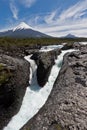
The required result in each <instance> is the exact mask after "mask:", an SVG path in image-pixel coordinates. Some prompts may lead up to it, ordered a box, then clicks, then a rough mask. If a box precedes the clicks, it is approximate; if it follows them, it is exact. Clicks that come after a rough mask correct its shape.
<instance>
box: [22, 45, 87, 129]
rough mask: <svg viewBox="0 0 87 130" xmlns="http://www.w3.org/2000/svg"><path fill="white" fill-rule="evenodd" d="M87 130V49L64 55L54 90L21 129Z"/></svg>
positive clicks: (86, 47)
mask: <svg viewBox="0 0 87 130" xmlns="http://www.w3.org/2000/svg"><path fill="white" fill-rule="evenodd" d="M27 129H30V130H87V46H83V47H81V49H80V51H77V52H72V53H70V54H69V53H68V54H66V55H65V56H64V60H63V65H62V68H61V70H60V73H59V76H58V78H57V80H56V82H55V84H54V87H53V90H52V92H51V94H50V96H49V98H48V100H47V102H46V103H45V105H44V106H43V108H42V109H41V110H40V111H39V112H38V114H37V115H36V116H34V117H33V118H32V119H31V120H30V121H29V122H28V123H27V124H26V125H25V126H24V127H23V128H22V129H21V130H27Z"/></svg>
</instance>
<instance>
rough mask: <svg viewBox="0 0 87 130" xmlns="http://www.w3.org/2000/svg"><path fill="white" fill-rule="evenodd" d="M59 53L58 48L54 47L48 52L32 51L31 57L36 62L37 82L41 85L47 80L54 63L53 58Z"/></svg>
mask: <svg viewBox="0 0 87 130" xmlns="http://www.w3.org/2000/svg"><path fill="white" fill-rule="evenodd" d="M60 53H61V50H60V49H56V50H53V51H49V52H38V53H34V54H33V56H32V57H31V59H34V60H35V61H36V63H37V66H38V68H37V81H38V84H39V85H40V86H41V87H43V86H44V85H45V84H46V82H47V81H48V78H49V75H50V72H51V68H52V66H53V65H54V63H55V58H57V55H59V54H60Z"/></svg>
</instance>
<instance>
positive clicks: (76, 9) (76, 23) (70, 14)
mask: <svg viewBox="0 0 87 130" xmlns="http://www.w3.org/2000/svg"><path fill="white" fill-rule="evenodd" d="M40 18H41V16H40ZM42 19H43V21H44V22H45V23H42V24H37V26H36V28H37V29H38V30H39V31H42V32H44V33H47V34H50V35H54V36H62V35H66V34H68V33H72V34H75V35H77V36H86V37H87V0H83V1H80V2H78V3H76V4H75V5H72V6H71V7H69V8H68V9H66V10H63V11H62V12H61V13H60V14H58V10H54V11H52V12H50V13H49V14H47V15H44V16H42Z"/></svg>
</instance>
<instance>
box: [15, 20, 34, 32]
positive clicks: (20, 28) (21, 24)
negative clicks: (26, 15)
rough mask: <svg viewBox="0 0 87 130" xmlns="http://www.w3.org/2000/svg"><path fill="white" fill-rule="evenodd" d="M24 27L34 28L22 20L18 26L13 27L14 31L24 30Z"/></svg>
mask: <svg viewBox="0 0 87 130" xmlns="http://www.w3.org/2000/svg"><path fill="white" fill-rule="evenodd" d="M22 29H32V27H31V26H29V25H28V24H26V23H24V22H21V23H20V24H19V25H18V26H16V27H14V28H13V31H16V30H22Z"/></svg>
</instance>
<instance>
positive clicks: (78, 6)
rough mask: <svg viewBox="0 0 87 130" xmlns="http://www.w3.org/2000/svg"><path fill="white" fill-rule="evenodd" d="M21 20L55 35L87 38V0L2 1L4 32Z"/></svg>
mask: <svg viewBox="0 0 87 130" xmlns="http://www.w3.org/2000/svg"><path fill="white" fill-rule="evenodd" d="M20 22H26V23H27V24H29V25H30V26H32V27H33V28H35V29H37V30H39V31H41V32H44V33H46V34H49V35H52V36H57V37H60V36H64V35H66V34H68V33H71V34H74V35H76V36H85V37H87V0H0V31H2V30H4V29H8V28H11V27H13V26H16V25H18V24H19V23H20Z"/></svg>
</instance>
